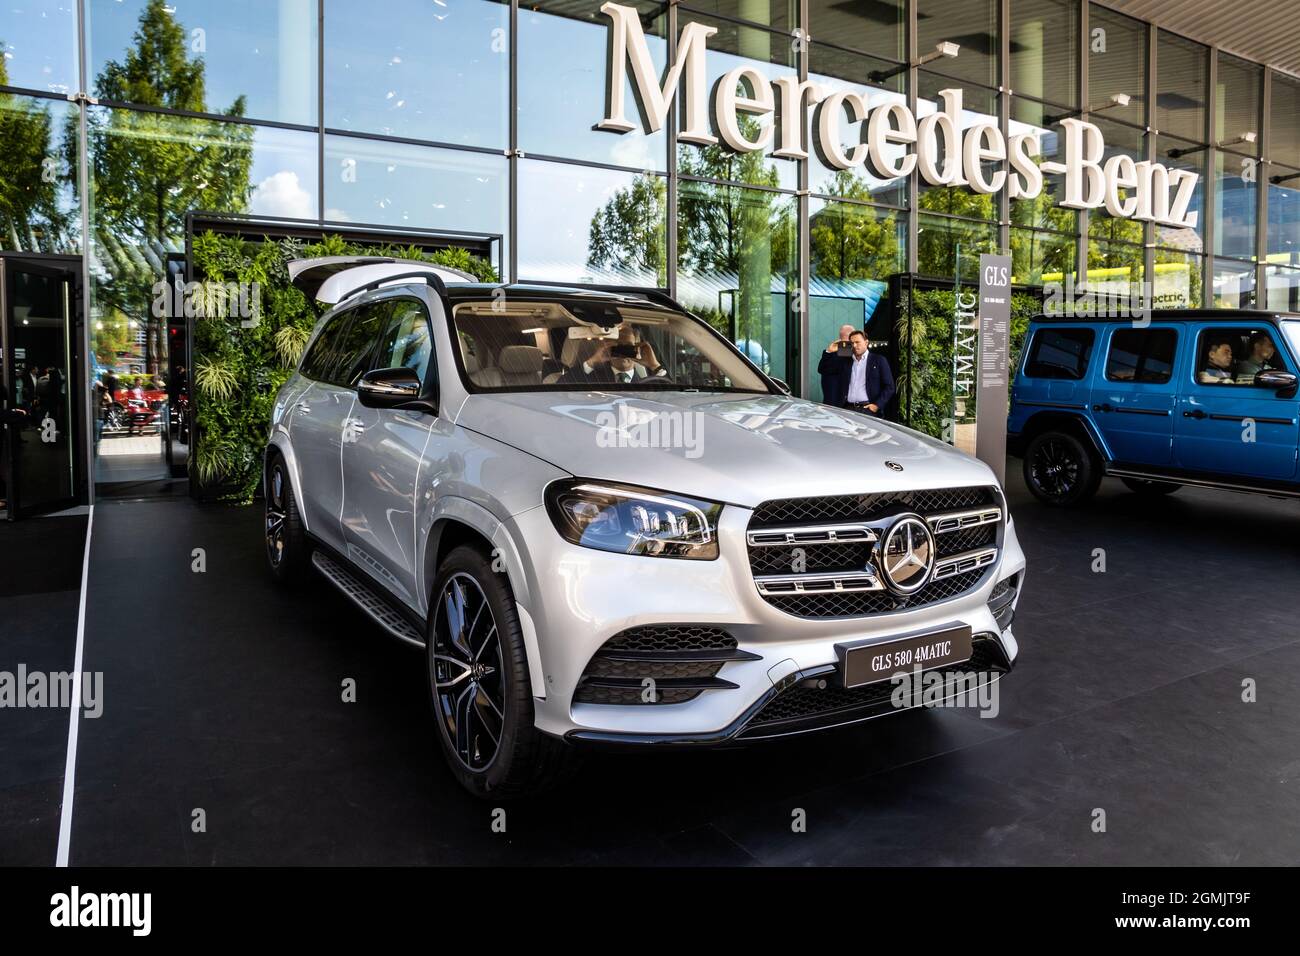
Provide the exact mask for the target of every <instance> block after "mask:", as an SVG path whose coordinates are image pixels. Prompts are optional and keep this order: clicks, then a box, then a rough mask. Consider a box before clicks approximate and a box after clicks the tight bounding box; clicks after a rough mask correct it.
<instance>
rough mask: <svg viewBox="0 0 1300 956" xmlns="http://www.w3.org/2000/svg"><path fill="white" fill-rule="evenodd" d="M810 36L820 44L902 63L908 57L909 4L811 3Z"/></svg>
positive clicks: (887, 0) (890, 0)
mask: <svg viewBox="0 0 1300 956" xmlns="http://www.w3.org/2000/svg"><path fill="white" fill-rule="evenodd" d="M808 33H809V34H810V35H811V36H812V37H813V40H814V46H813V51H814V52H816V50H817V46H816V44H817V43H822V42H825V43H834V44H836V45H837V46H846V47H851V48H853V49H855V50H862V51H863V52H864V53H873V54H875V55H876V56H883V57H886V58H888V59H890V60H895V61H898V62H902V61H903V59H904V58H905V55H906V52H905V51H906V40H907V6H906V0H868V2H866V3H845V2H844V0H808Z"/></svg>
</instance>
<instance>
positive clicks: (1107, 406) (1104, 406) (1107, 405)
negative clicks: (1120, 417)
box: [1092, 402, 1115, 412]
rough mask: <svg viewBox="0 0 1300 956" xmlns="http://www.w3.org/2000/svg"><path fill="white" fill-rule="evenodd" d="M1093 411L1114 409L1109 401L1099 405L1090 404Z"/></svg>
mask: <svg viewBox="0 0 1300 956" xmlns="http://www.w3.org/2000/svg"><path fill="white" fill-rule="evenodd" d="M1092 410H1093V411H1094V412H1113V411H1114V410H1115V409H1114V407H1113V406H1112V405H1111V404H1110V402H1102V403H1101V404H1100V405H1094V406H1092Z"/></svg>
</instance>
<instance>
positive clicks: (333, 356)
mask: <svg viewBox="0 0 1300 956" xmlns="http://www.w3.org/2000/svg"><path fill="white" fill-rule="evenodd" d="M348 318H349V314H348V313H346V312H343V313H340V314H339V315H336V316H334V318H332V319H330V320H329V322H328V323H326V325H325V328H323V329H321V333H320V335H319V336H317V337H316V341H315V342H313V343H312V346H311V351H309V352H308V353H307V354H306V355H304V356H303V359H302V364H300V365H299V366H298V371H300V372H301V373H302V374H303V375H306V376H307V377H308V378H311V379H315V380H316V381H318V382H325V381H328V380H329V378H328V373H329V368H330V366H331V365H333V364H334V363H335V362H337V361H338V347H339V340H340V339H341V338H342V335H343V330H344V329H345V328H346V327H347V324H348Z"/></svg>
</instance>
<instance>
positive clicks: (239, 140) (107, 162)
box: [87, 107, 317, 481]
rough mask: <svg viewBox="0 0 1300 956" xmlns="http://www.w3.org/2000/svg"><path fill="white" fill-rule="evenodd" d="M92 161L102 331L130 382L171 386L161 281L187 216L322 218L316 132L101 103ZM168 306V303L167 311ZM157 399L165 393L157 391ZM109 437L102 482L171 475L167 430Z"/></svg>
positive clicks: (151, 387)
mask: <svg viewBox="0 0 1300 956" xmlns="http://www.w3.org/2000/svg"><path fill="white" fill-rule="evenodd" d="M87 136H88V141H89V153H90V155H89V165H90V177H91V183H90V187H91V188H90V197H91V203H90V222H91V236H90V255H92V256H93V259H92V261H93V262H94V263H95V266H94V267H93V268H92V269H91V270H90V275H91V288H90V291H91V314H90V317H89V321H90V323H91V327H92V329H93V330H94V331H93V333H92V336H93V338H92V342H93V347H94V350H95V354H96V355H97V356H98V358H99V362H100V364H101V365H102V366H104V371H105V372H111V373H112V374H113V375H115V376H116V377H117V379H118V381H119V382H120V383H122V384H123V387H125V384H126V383H128V382H130V383H133V384H140V385H141V387H142V388H143V389H145V391H146V393H150V392H154V391H157V392H158V397H159V399H162V398H165V397H166V392H165V391H161V390H160V386H161V383H162V382H163V381H165V379H166V372H167V360H168V356H167V329H166V325H167V322H166V318H165V315H164V314H163V310H161V309H157V310H156V309H155V308H154V307H153V303H154V301H155V298H156V292H155V287H156V284H157V283H158V282H160V281H161V280H162V279H163V278H164V275H163V270H164V268H165V262H166V259H167V256H168V255H169V254H170V253H178V252H181V251H183V250H184V242H185V216H186V214H187V213H188V212H190V211H192V210H195V209H202V210H207V211H212V212H231V213H253V214H256V215H264V216H281V215H294V216H298V217H301V218H309V219H314V218H316V212H317V210H316V195H317V152H316V143H317V139H316V137H315V136H314V135H313V134H311V133H304V132H299V131H297V130H283V129H273V128H268V127H258V126H250V125H248V124H243V123H222V122H217V121H214V120H203V119H194V118H190V117H178V116H167V115H164V114H159V113H141V112H135V111H132V110H123V109H109V108H107V107H92V108H91V109H89V110H87ZM155 313H157V314H155ZM146 400H147V401H153V400H154V399H153V398H151V397H150V398H147V399H146ZM107 437H108V436H106V440H105V441H103V442H101V443H100V445H99V448H98V455H99V457H98V465H97V467H98V478H97V480H99V481H125V480H147V479H150V478H155V477H162V476H165V475H166V468H167V464H166V461H165V459H164V457H163V449H162V436H161V435H159V434H156V433H155V434H151V435H145V436H143V437H141V436H136V438H135V439H134V440H133V441H132V442H130V443H127V442H123V441H119V440H118V438H119V437H121V436H118V435H115V436H114V437H113V440H112V441H109V440H107Z"/></svg>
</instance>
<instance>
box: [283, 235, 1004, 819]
mask: <svg viewBox="0 0 1300 956" xmlns="http://www.w3.org/2000/svg"><path fill="white" fill-rule="evenodd" d="M291 273H292V275H293V276H294V281H295V283H296V284H297V285H298V286H299V287H300V288H302V289H303V290H304V292H306V293H307V294H308V296H309V297H314V298H316V299H318V300H321V301H324V302H326V303H334V305H333V307H332V308H331V309H330V310H329V311H328V312H327V313H326V314H325V315H324V317H323V318H322V319H321V320H320V323H319V324H318V326H317V328H316V330H315V332H314V334H313V336H312V338H311V341H310V342H309V343H308V346H307V349H306V351H305V352H304V354H303V358H302V361H301V363H300V365H299V367H298V369H297V371H296V372H295V373H294V374H293V375H292V376H291V377H290V379H289V380H288V382H287V383H286V384H285V385H284V387H283V388H282V389H281V391H280V393H279V394H278V396H277V398H276V401H275V405H274V409H273V412H272V419H271V428H270V437H269V441H268V445H267V449H266V463H265V486H264V491H265V500H266V547H267V556H268V560H269V562H270V567H271V570H272V572H273V573H274V575H275V576H276V577H277V578H278V579H280V580H284V581H288V580H291V579H295V578H298V577H301V576H302V575H303V574H304V573H305V572H306V571H307V570H308V569H311V568H314V569H315V570H316V571H318V572H320V573H321V574H322V575H324V577H325V578H326V579H328V580H329V581H331V582H332V583H333V584H334V585H336V586H337V587H338V588H339V589H340V590H341V591H342V592H343V593H344V594H345V595H347V596H348V597H349V598H350V599H351V600H352V601H354V602H355V603H356V604H357V605H358V606H359V607H360V608H361V609H363V610H364V611H365V612H366V613H367V614H369V615H370V616H371V617H372V618H373V619H374V621H375V622H376V623H377V624H378V625H379V626H380V627H381V628H382V629H384V630H386V631H388V632H389V633H391V634H392V635H393V636H395V637H397V638H399V639H400V640H403V641H406V642H409V643H411V644H413V645H417V646H419V647H421V648H423V649H424V651H425V657H426V660H427V667H428V688H429V694H430V698H431V701H432V704H433V709H434V713H435V718H436V719H435V723H436V725H437V735H438V738H439V740H440V744H441V747H442V749H443V751H444V753H445V756H446V758H447V761H448V764H449V765H450V767H451V769H452V771H453V773H454V774H455V775H456V776H457V777H458V778H459V780H460V781H461V783H462V784H463V785H464V786H465V787H466V788H468V789H469V790H470V791H471V792H473V793H475V794H477V795H479V796H489V795H491V796H494V797H498V798H499V797H503V796H510V795H512V794H521V793H525V792H529V791H535V790H537V789H539V788H541V787H543V786H545V785H547V784H548V783H550V782H553V781H554V780H555V779H557V778H558V777H559V776H560V775H561V774H562V772H563V771H564V770H565V769H566V768H567V767H568V766H570V765H571V764H572V760H571V758H572V756H573V755H574V754H575V753H577V752H579V751H580V750H581V749H582V748H583V747H584V746H589V745H593V744H616V745H644V746H658V745H664V746H672V745H682V746H692V745H707V744H728V743H736V742H744V741H750V740H760V739H764V738H772V737H779V736H785V735H789V734H797V733H803V732H805V731H810V730H816V729H821V728H826V727H835V726H841V725H844V724H850V723H854V722H856V721H862V720H868V719H870V718H873V717H877V716H881V715H884V714H887V713H892V712H894V711H896V710H897V709H899V707H898V706H896V700H892V699H891V697H893V696H896V695H892V693H891V690H892V685H893V684H894V683H895V681H894V680H892V678H894V677H895V675H896V673H897V672H898V671H915V672H917V673H919V672H920V671H921V670H927V671H928V670H931V669H942V670H943V671H944V672H946V673H953V672H961V673H962V674H966V675H970V674H974V675H977V678H978V681H979V682H987V681H993V680H996V679H998V677H1000V676H1001V675H1002V674H1004V673H1006V672H1007V671H1009V670H1010V669H1011V667H1012V664H1013V662H1014V661H1015V659H1016V654H1017V644H1016V640H1015V638H1014V637H1013V636H1012V633H1011V627H1010V625H1011V618H1012V616H1013V614H1014V608H1015V604H1016V601H1017V600H1018V597H1019V593H1020V587H1021V583H1022V581H1023V578H1024V568H1025V560H1024V555H1023V554H1022V552H1021V550H1020V546H1019V544H1018V543H1017V541H1016V535H1015V531H1014V528H1013V525H1012V523H1011V519H1010V515H1009V514H1008V512H1007V508H1006V503H1005V500H1004V498H1003V495H1002V491H1001V489H1000V488H999V487H998V485H997V482H996V480H995V478H994V475H993V473H992V471H991V470H990V469H989V468H988V467H987V466H986V465H984V464H983V463H981V462H979V461H977V460H976V459H974V458H971V457H969V456H967V455H964V454H962V453H960V452H957V451H955V450H954V449H953V448H951V447H949V446H948V445H945V444H943V443H942V442H939V441H935V440H933V439H931V438H928V437H926V436H924V435H921V434H919V433H917V432H914V431H911V430H909V429H907V428H903V427H901V426H898V425H893V424H889V423H887V422H883V421H880V420H878V419H875V418H872V417H868V416H866V415H861V414H858V413H855V412H848V411H841V410H839V409H835V408H831V407H828V406H825V405H820V404H817V403H815V402H810V401H805V400H802V399H798V398H793V397H791V396H790V395H789V394H788V393H787V391H788V390H787V389H786V388H785V386H784V385H783V384H782V383H780V382H778V381H776V380H774V379H771V378H769V377H768V376H766V375H765V374H763V372H762V371H760V370H759V369H758V368H756V367H755V366H754V365H753V364H751V363H750V362H749V360H747V359H746V358H745V357H744V356H743V355H741V353H740V352H739V351H738V350H737V349H735V348H734V347H733V346H732V345H731V343H729V342H728V341H727V340H726V339H725V338H724V337H722V336H721V335H719V334H718V333H717V332H716V331H715V330H714V329H713V328H711V327H710V326H709V325H707V324H706V323H704V322H702V321H701V320H699V319H697V318H695V317H693V316H691V315H689V314H688V313H687V312H686V311H684V310H683V309H682V308H681V307H680V306H678V305H676V304H675V303H673V302H672V301H671V300H670V299H668V298H667V297H666V296H664V295H661V294H659V293H656V292H652V291H639V292H638V291H631V290H629V291H619V292H615V291H599V290H595V289H583V288H558V287H549V286H526V285H506V286H500V285H484V284H478V283H475V282H473V281H472V280H471V279H470V277H468V276H463V275H460V274H457V273H455V272H453V271H451V270H447V269H443V268H439V267H432V266H429V265H427V264H420V263H412V262H402V261H396V260H392V259H380V258H368V259H347V258H330V259H314V260H302V261H299V262H295V263H293V265H292V267H291Z"/></svg>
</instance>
